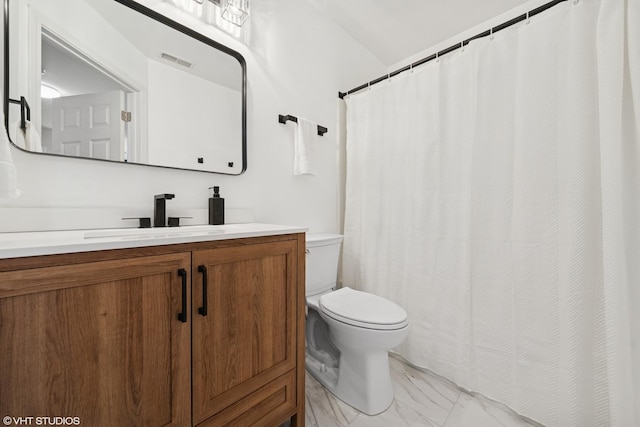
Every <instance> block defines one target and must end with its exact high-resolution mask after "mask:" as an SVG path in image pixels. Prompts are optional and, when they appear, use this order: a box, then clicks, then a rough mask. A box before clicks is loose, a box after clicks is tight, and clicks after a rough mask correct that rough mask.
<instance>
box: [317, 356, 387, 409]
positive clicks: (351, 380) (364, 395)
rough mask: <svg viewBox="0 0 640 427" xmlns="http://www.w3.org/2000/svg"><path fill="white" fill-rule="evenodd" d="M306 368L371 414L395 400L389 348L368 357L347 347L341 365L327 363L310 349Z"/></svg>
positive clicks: (340, 397) (329, 387) (343, 397)
mask: <svg viewBox="0 0 640 427" xmlns="http://www.w3.org/2000/svg"><path fill="white" fill-rule="evenodd" d="M306 368H307V370H308V371H309V373H310V374H311V375H312V376H313V377H314V378H315V379H316V380H317V381H318V382H319V383H320V384H322V385H323V386H324V387H325V388H326V389H327V390H329V391H330V392H331V393H332V394H333V395H335V396H336V397H337V398H338V399H340V400H342V401H343V402H345V403H347V404H348V405H350V406H352V407H354V408H355V409H357V410H358V411H360V412H363V413H365V414H367V415H377V414H380V413H381V412H384V411H386V410H387V409H388V408H389V406H391V404H392V403H393V386H392V384H391V375H390V373H389V355H388V354H387V351H379V352H376V353H375V354H371V353H368V354H366V357H362V354H358V353H352V354H349V353H348V351H347V353H346V354H345V352H344V351H343V352H342V353H341V355H340V363H339V365H338V367H337V368H332V367H327V366H326V365H323V364H322V363H321V362H319V361H318V360H316V359H315V358H314V357H313V356H312V355H310V354H309V352H307V354H306Z"/></svg>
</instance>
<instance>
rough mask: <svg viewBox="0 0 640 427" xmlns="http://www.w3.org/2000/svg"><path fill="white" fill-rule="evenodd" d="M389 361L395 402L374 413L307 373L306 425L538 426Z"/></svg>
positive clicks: (407, 367)
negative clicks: (365, 411)
mask: <svg viewBox="0 0 640 427" xmlns="http://www.w3.org/2000/svg"><path fill="white" fill-rule="evenodd" d="M389 361H390V364H391V375H392V378H393V385H394V389H395V400H394V402H393V404H392V405H391V407H390V408H389V409H387V410H386V411H385V412H383V413H382V414H380V415H376V416H373V417H371V416H368V415H365V414H363V413H360V412H358V411H357V410H355V409H353V408H352V407H350V406H349V405H347V404H346V403H343V402H342V401H340V400H339V399H336V398H335V397H334V396H333V395H332V394H331V393H329V392H328V391H327V390H325V389H324V387H322V386H321V385H320V384H319V383H318V382H317V381H316V380H315V379H314V378H313V377H312V376H311V375H309V373H307V377H306V381H307V387H306V392H307V402H306V426H307V427H312V426H317V427H365V426H366V427H378V426H379V427H390V426H393V427H399V426H409V427H417V426H427V427H429V426H433V427H499V426H502V427H523V426H524V427H530V426H535V427H540V425H539V424H536V423H532V422H528V421H526V420H524V419H521V418H520V417H518V416H517V415H515V414H514V413H512V412H511V411H509V410H507V409H506V408H503V407H501V405H499V404H495V403H494V402H491V401H490V400H488V399H485V398H482V397H481V396H480V397H476V396H474V395H470V394H468V393H466V392H464V391H461V390H459V389H458V388H457V387H455V386H454V385H453V384H451V383H449V382H447V381H445V380H442V379H441V378H438V377H436V376H434V375H430V374H428V373H425V372H422V371H419V370H417V369H414V368H412V367H411V366H408V365H406V364H404V363H402V362H401V361H399V360H397V359H395V358H393V357H391V358H389Z"/></svg>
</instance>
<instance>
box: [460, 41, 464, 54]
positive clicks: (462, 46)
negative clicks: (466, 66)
mask: <svg viewBox="0 0 640 427" xmlns="http://www.w3.org/2000/svg"><path fill="white" fill-rule="evenodd" d="M460 52H464V42H460Z"/></svg>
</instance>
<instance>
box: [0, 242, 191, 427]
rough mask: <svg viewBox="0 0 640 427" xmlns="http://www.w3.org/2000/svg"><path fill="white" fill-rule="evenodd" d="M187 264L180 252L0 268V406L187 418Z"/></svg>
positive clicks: (147, 421)
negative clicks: (181, 316) (184, 306)
mask: <svg viewBox="0 0 640 427" xmlns="http://www.w3.org/2000/svg"><path fill="white" fill-rule="evenodd" d="M190 268H191V263H190V254H189V253H179V254H171V255H159V256H145V257H140V258H131V259H126V260H117V261H102V262H90V263H86V264H75V265H66V266H55V267H47V268H35V269H28V270H19V271H10V272H3V273H0V414H2V416H7V415H9V416H13V417H27V416H34V417H35V416H50V417H55V416H57V417H60V416H62V417H78V418H79V421H80V425H86V426H108V427H113V426H154V427H156V426H189V425H191V414H190V412H191V406H190V392H191V390H190V362H191V361H190V331H191V329H190V328H191V322H190V320H191V318H190V312H186V313H185V314H186V316H185V318H184V319H185V320H186V322H182V321H180V320H178V314H179V313H181V312H182V298H183V291H182V289H183V284H182V280H183V278H182V277H181V276H180V275H179V273H178V271H179V270H180V269H183V270H185V273H186V274H185V280H187V281H186V282H185V285H186V286H185V288H186V289H185V290H186V293H187V294H186V298H190V289H189V288H190V286H189V282H188V280H189V279H190V277H188V276H187V274H189V275H190ZM187 301H189V300H188V299H187ZM187 309H188V310H190V304H187Z"/></svg>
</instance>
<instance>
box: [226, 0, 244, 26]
mask: <svg viewBox="0 0 640 427" xmlns="http://www.w3.org/2000/svg"><path fill="white" fill-rule="evenodd" d="M248 17H249V0H222V18H223V19H226V20H227V21H229V22H231V23H232V24H233V25H237V26H238V27H242V25H243V24H244V23H245V21H246V20H247V18H248Z"/></svg>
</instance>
